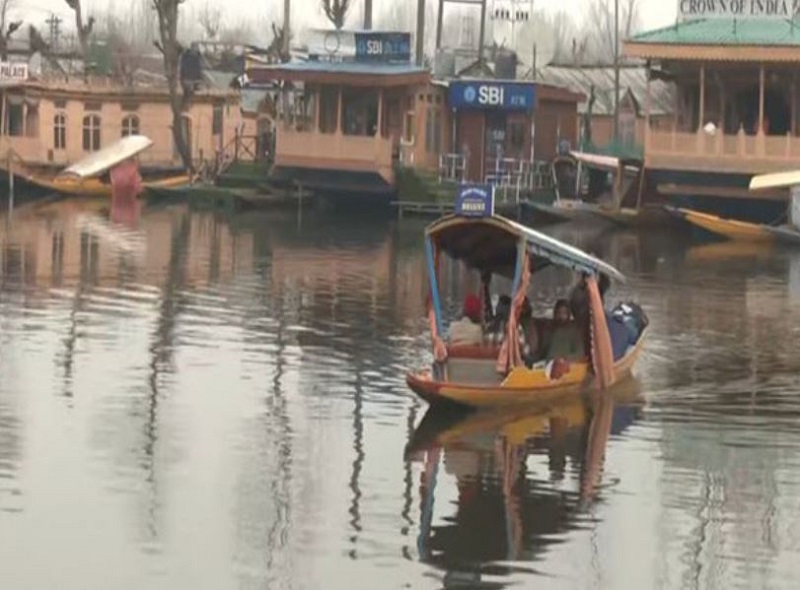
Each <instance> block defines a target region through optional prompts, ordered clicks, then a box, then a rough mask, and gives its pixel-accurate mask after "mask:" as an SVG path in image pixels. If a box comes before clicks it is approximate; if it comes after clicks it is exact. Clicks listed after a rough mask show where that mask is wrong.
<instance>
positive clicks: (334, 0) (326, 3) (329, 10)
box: [322, 0, 352, 30]
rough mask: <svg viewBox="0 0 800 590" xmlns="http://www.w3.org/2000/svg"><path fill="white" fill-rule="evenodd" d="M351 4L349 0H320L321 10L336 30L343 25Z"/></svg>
mask: <svg viewBox="0 0 800 590" xmlns="http://www.w3.org/2000/svg"><path fill="white" fill-rule="evenodd" d="M351 5H352V2H351V0H322V10H323V12H324V13H325V16H326V17H327V18H328V20H329V21H331V23H333V26H334V27H336V29H337V30H338V29H341V28H342V27H343V26H344V21H345V18H347V13H348V11H349V10H350V7H351Z"/></svg>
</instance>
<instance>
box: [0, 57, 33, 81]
mask: <svg viewBox="0 0 800 590" xmlns="http://www.w3.org/2000/svg"><path fill="white" fill-rule="evenodd" d="M27 79H28V64H26V63H11V62H7V61H1V62H0V80H27Z"/></svg>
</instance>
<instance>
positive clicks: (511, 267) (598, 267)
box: [425, 215, 625, 282]
mask: <svg viewBox="0 0 800 590" xmlns="http://www.w3.org/2000/svg"><path fill="white" fill-rule="evenodd" d="M425 235H426V236H428V237H429V238H430V239H431V240H432V241H433V242H435V244H436V245H437V247H438V249H439V250H440V251H442V252H445V253H446V254H447V255H448V256H450V257H451V258H454V259H456V260H461V261H463V262H464V263H465V264H466V265H467V266H468V267H470V268H473V269H476V270H479V271H481V272H484V271H488V272H492V273H494V274H498V275H502V276H506V277H508V278H513V277H514V274H515V269H516V262H517V251H518V246H519V243H520V240H525V244H526V247H527V250H528V255H529V256H530V268H531V272H536V271H539V270H541V269H543V268H544V267H546V266H549V265H550V264H554V265H556V266H563V267H567V268H570V269H572V270H573V271H575V272H581V273H586V274H590V275H596V274H598V275H605V276H606V277H607V278H608V279H613V280H616V281H619V282H625V277H624V275H623V274H622V273H621V272H619V271H618V270H617V269H616V268H614V267H613V266H611V265H610V264H607V263H605V262H603V261H602V260H598V259H597V258H595V257H594V256H591V255H589V254H587V253H586V252H584V251H582V250H580V249H578V248H576V247H574V246H570V245H569V244H565V243H563V242H561V241H559V240H556V239H555V238H552V237H550V236H548V235H545V234H543V233H540V232H538V231H536V230H533V229H530V228H528V227H525V226H524V225H521V224H519V223H516V222H515V221H512V220H510V219H507V218H505V217H502V216H499V215H492V216H490V217H465V216H461V215H448V216H446V217H442V218H441V219H439V220H438V221H436V222H434V223H432V224H431V225H429V226H428V227H427V228H426V230H425Z"/></svg>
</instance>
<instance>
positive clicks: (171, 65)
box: [154, 0, 194, 172]
mask: <svg viewBox="0 0 800 590" xmlns="http://www.w3.org/2000/svg"><path fill="white" fill-rule="evenodd" d="M179 4H180V0H155V1H154V6H155V8H156V13H157V14H158V31H159V35H160V37H161V45H160V47H159V49H161V53H162V54H163V56H164V73H165V75H166V77H167V85H168V87H169V102H170V107H171V108H172V138H173V140H174V141H175V148H176V149H177V151H178V153H179V154H180V156H181V160H183V165H184V167H185V168H186V170H187V171H189V172H193V171H194V165H193V163H192V152H191V149H190V146H189V143H188V138H187V137H186V134H185V133H184V125H183V114H184V112H185V111H186V108H187V107H188V106H189V104H190V103H191V99H192V90H191V89H190V88H187V87H184V86H183V85H182V84H181V79H180V62H181V46H180V43H178V5H179Z"/></svg>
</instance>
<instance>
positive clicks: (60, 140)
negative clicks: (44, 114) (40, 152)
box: [53, 113, 67, 150]
mask: <svg viewBox="0 0 800 590" xmlns="http://www.w3.org/2000/svg"><path fill="white" fill-rule="evenodd" d="M53 148H54V149H57V150H65V149H67V116H66V115H65V114H64V113H56V116H55V117H53Z"/></svg>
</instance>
